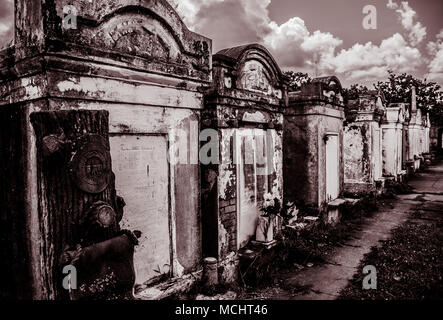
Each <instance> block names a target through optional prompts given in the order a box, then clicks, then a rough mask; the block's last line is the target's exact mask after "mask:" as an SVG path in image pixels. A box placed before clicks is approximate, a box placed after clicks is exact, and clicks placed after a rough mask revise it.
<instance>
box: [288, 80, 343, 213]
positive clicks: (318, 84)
mask: <svg viewBox="0 0 443 320" xmlns="http://www.w3.org/2000/svg"><path fill="white" fill-rule="evenodd" d="M343 120H344V108H343V97H342V87H341V84H340V81H339V80H338V79H337V78H336V77H323V78H317V79H314V80H313V81H312V83H309V84H305V85H302V87H301V90H300V91H297V92H291V93H290V94H289V106H288V108H286V110H285V115H284V126H283V130H284V138H283V145H284V161H283V167H284V177H288V178H286V179H284V195H285V200H286V201H294V202H296V203H297V204H298V205H303V206H307V207H311V208H312V209H314V211H318V209H321V208H325V207H327V206H328V204H329V203H331V202H333V201H334V200H336V199H337V198H339V197H340V196H341V195H342V193H343V185H344V175H343V173H344V169H343V168H344V167H343V166H344V164H343V148H344V145H343Z"/></svg>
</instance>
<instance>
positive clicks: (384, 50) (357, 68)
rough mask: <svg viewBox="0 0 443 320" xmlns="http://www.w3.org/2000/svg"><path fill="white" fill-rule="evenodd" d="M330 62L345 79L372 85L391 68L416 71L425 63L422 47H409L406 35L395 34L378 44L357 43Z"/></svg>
mask: <svg viewBox="0 0 443 320" xmlns="http://www.w3.org/2000/svg"><path fill="white" fill-rule="evenodd" d="M329 62H330V64H331V65H332V66H333V67H334V71H335V72H336V73H338V74H340V75H342V76H343V77H344V78H345V79H346V82H349V83H352V82H359V83H362V84H366V85H370V84H372V83H373V82H375V81H378V80H383V79H385V78H386V76H387V74H388V70H393V71H395V72H406V73H413V72H415V71H416V70H417V69H418V68H419V67H420V66H421V65H422V55H421V53H420V50H418V49H417V48H413V47H411V46H409V45H408V43H407V42H406V40H405V39H404V38H403V36H402V35H400V34H398V33H396V34H394V35H393V36H391V37H390V38H388V39H385V40H383V41H382V42H381V44H380V45H379V46H377V45H374V44H373V43H372V42H368V43H366V44H364V45H362V44H359V43H357V44H354V46H352V47H351V48H349V49H346V50H344V49H343V50H341V51H340V52H338V54H337V55H336V56H335V57H332V58H331V59H330V61H329Z"/></svg>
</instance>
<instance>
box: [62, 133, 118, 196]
mask: <svg viewBox="0 0 443 320" xmlns="http://www.w3.org/2000/svg"><path fill="white" fill-rule="evenodd" d="M70 171H71V177H72V179H73V181H74V183H75V184H76V185H77V187H78V188H79V189H81V190H83V191H84V192H87V193H92V194H96V193H100V192H102V191H103V190H105V189H106V188H107V186H108V184H109V178H110V173H111V156H110V154H109V148H108V146H107V143H106V140H105V138H103V137H102V136H99V135H90V136H88V139H87V142H85V143H84V144H83V145H82V146H81V147H80V149H79V150H78V151H77V152H76V153H75V154H74V156H73V157H72V160H71V164H70Z"/></svg>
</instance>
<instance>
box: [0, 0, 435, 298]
mask: <svg viewBox="0 0 443 320" xmlns="http://www.w3.org/2000/svg"><path fill="white" fill-rule="evenodd" d="M58 5H59V4H57V6H58ZM84 6H85V8H86V9H88V8H89V4H87V3H85V4H84ZM17 8H18V9H20V6H19V7H17ZM17 8H16V9H17ZM91 8H92V7H91ZM86 9H85V10H86ZM142 9H143V10H141V9H140V8H135V7H133V6H131V7H128V8H126V7H122V8H120V9H118V10H115V8H112V7H107V6H104V7H103V8H102V9H101V10H102V11H103V12H100V15H101V16H102V17H101V18H100V19H99V18H97V19H96V21H95V22H94V23H88V25H87V27H84V28H82V29H81V32H78V33H75V34H74V33H72V30H64V31H62V32H59V33H57V32H56V33H54V34H56V35H57V36H56V37H60V38H59V39H49V40H48V49H47V50H48V51H47V52H45V53H44V54H46V56H45V67H44V68H42V69H39V67H38V63H35V61H31V60H29V65H25V67H27V68H28V69H26V68H24V67H23V64H25V63H27V62H26V61H27V60H26V59H24V60H20V59H18V57H22V56H23V53H24V51H23V50H25V49H23V48H22V47H20V45H21V44H24V45H29V44H28V43H25V42H26V41H25V40H23V41H21V39H20V38H17V33H16V42H15V47H13V48H9V49H8V51H7V53H5V52H2V55H0V58H2V59H3V60H2V65H3V62H5V61H8V64H7V65H8V67H5V68H2V69H1V71H2V78H3V79H6V80H5V82H3V83H2V86H1V93H2V100H3V101H5V103H3V106H2V109H1V115H2V117H1V120H2V128H10V129H11V130H10V131H4V132H2V138H3V139H2V140H1V144H2V146H1V147H2V149H3V148H5V149H6V148H10V150H14V151H15V152H12V154H13V155H15V154H16V155H17V157H18V158H25V159H26V161H25V162H24V166H25V172H31V173H34V172H35V170H37V172H36V173H35V175H34V174H28V175H26V177H25V178H23V180H24V182H23V185H24V186H23V191H24V193H26V192H31V193H32V194H31V195H30V197H31V198H32V199H38V200H37V201H30V202H29V203H27V204H26V207H24V208H23V212H24V214H22V215H17V216H13V212H14V210H15V207H13V205H14V204H13V201H11V200H10V199H9V198H7V195H6V196H5V200H7V201H5V202H6V203H8V205H9V206H10V211H11V216H9V217H7V218H6V220H7V219H12V220H14V219H20V217H22V218H23V220H26V221H27V222H26V223H25V225H27V226H28V227H29V230H30V232H29V233H30V234H29V235H27V237H28V238H29V239H40V238H41V239H42V241H37V242H32V241H31V244H30V248H29V250H23V252H27V253H20V254H17V255H16V256H15V258H17V257H20V256H21V255H22V256H25V255H28V256H27V257H26V258H27V259H24V260H26V261H30V262H29V264H31V266H30V267H29V268H26V270H27V271H26V270H23V273H27V272H28V271H29V270H32V271H31V272H30V273H31V274H32V275H27V276H26V277H23V278H27V277H31V278H32V277H33V283H34V284H33V286H32V288H34V289H35V288H43V289H42V290H37V291H36V292H35V293H33V296H34V297H40V298H54V297H59V296H62V295H63V290H62V289H61V288H60V285H61V281H59V280H60V279H61V277H62V275H61V272H60V268H59V267H60V265H59V259H61V261H63V264H74V265H75V264H77V266H78V267H79V274H80V275H81V272H82V270H89V269H91V268H92V269H93V270H94V271H93V272H92V271H90V272H87V273H88V274H89V276H88V278H87V279H86V278H85V277H83V280H82V281H83V284H88V286H87V287H88V288H86V289H85V288H83V289H85V290H86V291H87V292H84V293H83V295H85V296H87V295H88V294H92V293H91V292H95V291H96V290H97V287H100V286H102V285H103V284H102V283H97V281H98V280H99V278H100V277H102V279H101V280H100V281H105V282H106V281H108V280H109V279H107V277H108V276H109V272H108V271H109V268H111V270H112V271H113V272H112V276H113V277H114V278H115V279H117V280H116V281H117V284H118V283H124V284H126V285H128V284H130V285H131V286H132V283H133V282H135V284H136V285H137V288H138V289H139V290H142V289H143V288H145V287H146V286H148V285H149V284H151V283H153V282H155V281H158V280H161V279H165V278H168V277H178V276H181V275H183V274H186V273H190V272H192V271H195V270H197V269H198V268H199V266H200V265H201V258H202V257H208V256H210V257H215V258H217V259H218V260H219V261H222V260H225V259H226V258H227V257H228V256H230V254H231V253H233V252H237V251H238V250H239V249H240V248H242V247H244V246H245V245H246V244H247V243H248V242H249V241H250V240H254V239H255V240H259V242H264V243H268V242H272V235H271V234H270V233H269V232H268V231H269V230H270V227H269V225H270V223H269V219H267V220H266V219H262V218H261V216H262V215H264V214H265V213H275V212H276V211H278V208H277V204H278V203H279V204H280V205H282V204H283V200H284V202H285V203H287V202H292V203H295V204H297V205H298V206H303V207H306V208H311V209H314V210H316V209H317V210H318V209H319V208H322V207H323V206H324V205H325V204H328V205H332V204H333V203H334V201H336V200H337V199H338V198H340V197H343V195H344V194H345V192H347V193H355V194H359V193H360V192H361V191H363V190H365V191H368V190H374V191H376V187H377V185H378V183H379V182H380V181H383V179H386V178H394V179H397V178H398V177H399V176H401V175H402V174H403V173H404V172H403V169H404V168H405V164H406V163H412V164H411V166H412V168H418V167H419V166H420V161H421V160H422V156H423V154H425V153H426V152H428V151H429V150H428V144H429V143H428V140H429V139H428V136H429V119H428V118H427V117H422V115H421V111H420V110H419V109H418V110H417V108H416V107H415V105H416V103H415V102H414V99H412V100H413V102H412V104H411V105H408V104H397V105H391V106H389V107H386V106H385V103H384V101H383V97H381V96H380V95H379V94H377V93H376V92H372V93H369V94H367V95H365V96H362V97H360V98H359V99H357V100H356V101H352V103H351V104H352V107H351V108H350V110H352V112H348V113H347V114H345V111H344V110H345V109H344V106H343V98H342V95H341V93H342V88H341V84H340V81H339V80H338V79H337V78H336V77H324V78H318V79H314V80H313V82H312V83H310V84H306V85H303V86H302V88H301V90H300V91H297V92H291V93H288V90H287V88H288V86H287V83H286V80H285V77H284V76H283V74H282V72H281V70H280V68H279V66H278V65H277V64H276V62H275V60H274V59H273V57H272V56H271V55H270V53H269V52H268V51H267V50H266V48H264V47H263V46H261V45H246V46H241V47H236V48H230V49H226V50H222V51H220V52H219V53H217V54H215V55H214V56H212V57H211V55H210V54H208V53H209V52H211V50H212V48H211V41H210V40H209V39H207V38H205V37H202V36H200V35H197V34H194V33H192V32H190V31H189V30H187V28H186V27H185V26H184V25H183V23H182V22H181V20H180V19H179V17H178V16H177V15H176V13H175V12H174V10H172V9H171V8H170V6H168V5H167V4H166V3H165V2H164V1H157V2H155V3H153V4H152V5H150V6H148V7H143V8H142ZM88 10H89V9H88ZM93 10H95V9H91V10H90V11H91V12H89V13H88V14H89V16H90V17H94V11H93ZM112 10H114V11H112ZM134 10H135V11H134ZM58 11H61V12H62V10H58ZM51 14H53V13H51ZM159 16H161V17H162V19H159V18H158V17H159ZM23 19H26V12H24V13H23ZM91 19H92V18H89V20H91ZM165 24H166V26H165ZM55 26H56V25H55ZM46 27H47V28H53V27H54V25H52V24H51V25H50V26H46ZM17 28H26V26H25V25H24V24H20V25H18V27H17ZM19 31H20V30H19ZM21 31H24V30H21ZM28 31H29V32H31V33H32V32H37V31H38V28H37V29H36V30H28ZM100 32H101V33H100ZM20 34H21V33H20V32H19V35H20ZM48 34H51V35H52V33H48ZM97 34H103V37H104V36H105V35H108V36H109V39H108V40H109V41H108V42H106V41H105V42H103V41H102V42H101V43H99V44H96V45H95V44H94V43H95V42H94V41H97V39H98V38H97V37H95V36H93V35H97ZM67 37H69V39H70V40H69V41H70V42H71V43H75V46H74V45H72V46H68V48H66V47H63V46H60V45H58V44H57V41H60V40H61V41H65V42H68V40H67ZM140 37H141V38H140ZM146 37H148V38H149V39H150V41H151V40H152V41H154V40H153V39H154V38H155V39H157V40H155V41H154V42H155V44H156V46H161V47H162V50H160V49H159V50H156V51H155V54H151V53H152V52H151V51H149V50H148V51H146V48H145V47H146V43H151V42H152V41H151V42H149V41H148V42H146V41H145V40H143V39H145V38H146ZM37 38H38V37H37ZM111 38H112V39H111ZM104 39H107V38H106V37H105V38H104ZM22 42H23V43H22ZM141 42H143V43H144V46H142V45H141ZM145 42H146V43H145ZM154 42H153V43H154ZM117 44H118V45H117ZM137 44H139V45H137ZM79 48H81V49H79ZM51 50H52V51H51ZM141 51H146V52H145V53H146V54H145V55H143V54H141ZM150 52H151V53H150ZM54 53H56V54H54ZM80 53H81V54H82V55H83V57H85V56H86V57H87V59H88V60H87V62H82V60H81V59H79V55H80ZM146 55H147V56H146ZM130 57H132V58H130ZM14 59H16V60H14ZM30 59H31V58H30ZM172 60H173V61H172ZM23 61H25V62H23ZM116 62H118V63H116ZM211 62H212V68H211ZM14 64H16V68H14V67H11V66H14ZM20 64H22V65H20ZM60 65H63V68H64V70H63V72H61V71H60ZM116 66H117V67H116ZM32 68H35V70H34V69H32ZM31 69H32V70H34V74H33V73H31V72H30V70H31ZM23 70H27V73H26V74H25V73H23V74H20V72H24V71H23ZM28 71H29V72H28ZM67 71H69V72H67ZM210 71H212V75H211V72H210ZM17 76H18V79H21V80H17ZM20 77H21V78H20ZM42 79H45V81H42ZM5 83H6V85H5ZM20 87H21V88H22V89H23V90H17V89H16V88H20ZM202 88H204V89H203V90H202ZM39 100H40V101H41V104H39V103H40V102H39ZM36 101H37V102H36ZM17 103H21V104H23V105H24V107H23V108H20V109H18V108H16V104H17ZM48 106H49V111H41V110H48ZM92 110H99V111H92ZM28 113H30V114H31V117H30V120H31V121H30V124H28V123H27V122H26V120H25V121H23V119H27V118H26V116H25V115H26V114H28ZM31 125H32V127H31ZM17 130H19V132H21V133H20V134H17ZM14 132H15V133H16V135H14V134H13V133H14ZM23 132H24V133H25V134H24V135H25V136H27V137H28V138H29V141H31V143H30V145H29V146H28V147H25V148H24V149H20V148H19V147H17V139H21V134H22V133H23ZM32 141H35V146H33V145H32ZM14 148H17V149H14ZM18 158H16V159H14V158H13V157H12V158H8V159H2V161H3V162H4V163H2V165H3V167H5V168H7V167H14V166H12V164H15V163H16V162H14V161H16V160H17V159H18ZM14 168H15V167H14ZM22 170H23V168H22V167H17V168H16V170H10V171H9V172H8V173H6V174H9V175H10V178H11V179H10V180H11V181H12V182H4V183H5V185H4V186H3V187H4V189H5V190H6V189H8V188H11V189H14V188H13V187H12V186H11V185H8V183H13V181H15V178H16V177H17V176H21V175H22V174H23V171H22ZM5 181H9V180H8V179H5ZM34 185H37V186H38V188H35V187H30V186H34ZM29 190H31V191H29ZM2 195H4V194H2ZM8 201H9V202H8ZM17 201H18V202H20V199H18V200H17ZM264 206H265V207H266V208H267V210H265V211H262V210H261V209H262V208H263V207H264ZM18 207H20V205H18ZM294 212H295V211H294ZM292 220H293V221H294V220H295V219H292ZM35 221H38V223H32V222H35ZM122 229H129V230H133V231H134V230H137V231H139V232H136V233H134V232H126V231H124V232H122V231H121V230H122ZM257 230H258V231H259V232H258V234H257ZM5 234H10V235H11V237H10V238H9V239H10V241H14V243H22V242H23V241H22V242H20V241H19V240H23V239H18V238H16V237H17V236H18V235H15V234H14V232H13V230H12V229H11V230H9V229H8V230H6V232H5ZM137 238H138V239H137ZM136 243H137V244H138V245H137V246H136V247H135V252H133V250H134V245H135V244H136ZM14 245H15V244H14ZM14 245H11V244H10V243H8V244H7V246H10V247H12V246H14ZM26 246H27V244H26ZM132 255H134V258H133V260H132ZM122 257H124V259H123V261H122ZM18 260H20V259H18ZM5 261H8V260H7V259H6V260H5ZM24 265H25V264H24ZM93 266H94V267H93ZM7 267H8V266H7ZM133 269H134V270H135V273H134V274H133V272H131V270H133ZM226 269H227V270H228V268H226ZM16 273H19V272H18V271H16ZM5 274H7V273H5ZM91 274H92V276H91ZM99 276H100V277H99ZM222 277H226V278H229V275H222ZM111 278H112V277H111ZM115 279H111V280H109V281H111V282H112V281H115ZM22 287H23V288H26V287H27V284H26V285H23V286H22ZM23 290H24V289H23ZM31 291H32V290H31Z"/></svg>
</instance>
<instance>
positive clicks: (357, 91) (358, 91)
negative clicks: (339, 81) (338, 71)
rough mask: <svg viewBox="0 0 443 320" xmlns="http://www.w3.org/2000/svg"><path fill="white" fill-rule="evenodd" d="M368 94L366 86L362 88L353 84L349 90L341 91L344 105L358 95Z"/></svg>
mask: <svg viewBox="0 0 443 320" xmlns="http://www.w3.org/2000/svg"><path fill="white" fill-rule="evenodd" d="M368 92H369V89H368V88H367V87H366V86H362V85H359V84H353V85H351V87H350V88H349V89H347V88H344V89H343V99H344V101H345V105H346V104H347V103H348V102H349V100H355V99H357V98H358V97H359V96H360V95H362V94H366V93H368Z"/></svg>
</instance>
